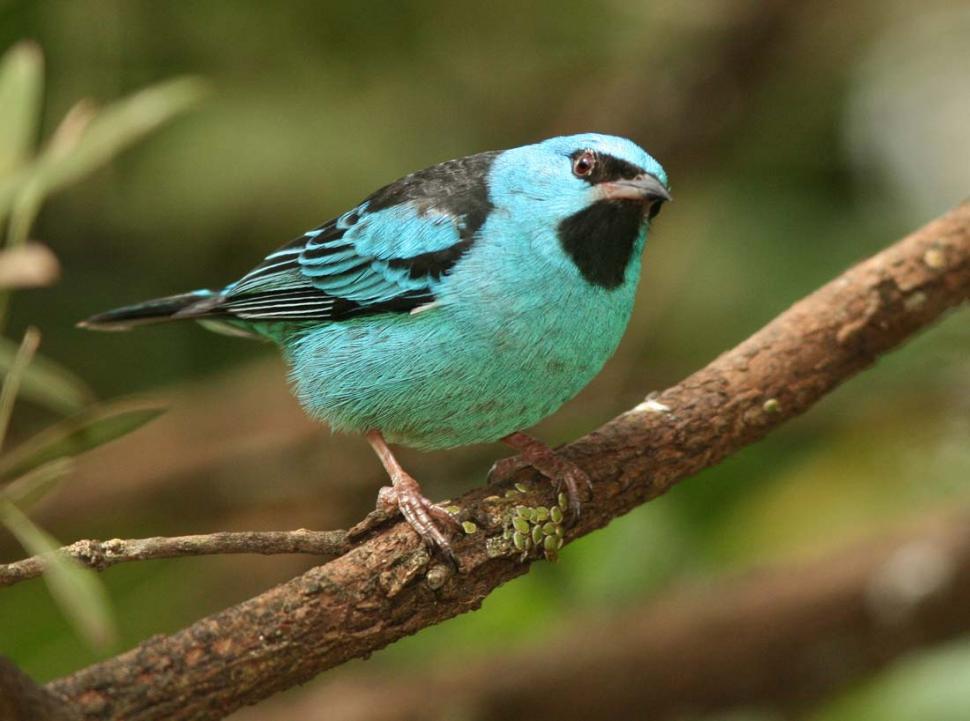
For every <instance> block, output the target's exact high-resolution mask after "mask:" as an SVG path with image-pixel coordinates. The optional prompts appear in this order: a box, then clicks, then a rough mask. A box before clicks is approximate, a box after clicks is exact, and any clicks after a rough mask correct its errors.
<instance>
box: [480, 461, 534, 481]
mask: <svg viewBox="0 0 970 721" xmlns="http://www.w3.org/2000/svg"><path fill="white" fill-rule="evenodd" d="M523 468H532V466H531V465H529V462H528V461H527V460H525V459H524V458H523V457H522V456H509V457H508V458H499V459H498V460H497V461H495V463H493V464H492V467H491V468H490V469H489V471H488V476H487V477H486V479H485V482H486V483H487V484H488V485H492V484H493V483H499V482H501V481H504V480H507V479H509V478H511V477H512V476H514V475H515V474H516V473H518V472H519V471H521V470H522V469H523Z"/></svg>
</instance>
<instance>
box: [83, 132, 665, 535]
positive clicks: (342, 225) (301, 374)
mask: <svg viewBox="0 0 970 721" xmlns="http://www.w3.org/2000/svg"><path fill="white" fill-rule="evenodd" d="M669 199H670V194H669V191H668V183H667V176H666V173H665V172H664V170H663V168H662V167H661V166H660V164H659V163H658V162H657V161H656V160H654V159H653V158H652V157H651V156H650V155H648V154H647V153H646V152H645V151H644V150H642V149H641V148H640V147H639V146H637V145H636V144H635V143H633V142H631V141H629V140H626V139H624V138H619V137H613V136H608V135H600V134H596V133H587V134H582V135H572V136H568V137H556V138H550V139H548V140H545V141H542V142H540V143H536V144H534V145H526V146H523V147H519V148H512V149H510V150H503V151H493V152H485V153H479V154H477V155H471V156H468V157H465V158H460V159H457V160H449V161H447V162H444V163H440V164H438V165H434V166H431V167H430V168H427V169H425V170H419V171H417V172H415V173H412V174H410V175H407V176H405V177H404V178H401V179H400V180H397V181H395V182H393V183H391V184H390V185H387V186H384V187H383V188H381V189H379V190H377V191H376V192H374V193H373V194H371V195H370V196H368V197H367V198H366V199H365V200H364V201H363V202H361V203H360V204H359V205H357V206H356V207H354V208H352V209H351V210H348V211H347V212H346V213H344V214H343V215H340V216H338V217H337V218H335V219H333V220H330V221H327V222H326V223H324V224H323V225H320V226H318V227H317V228H314V229H313V230H311V231H308V232H307V233H304V234H303V235H302V236H300V237H299V238H297V239H296V240H294V241H292V242H290V243H288V244H286V245H284V246H283V247H281V248H280V249H279V250H276V251H274V252H273V253H270V254H269V255H268V256H267V257H266V258H265V260H263V262H262V263H260V264H259V265H258V266H256V267H255V268H254V269H253V270H252V271H250V272H249V273H247V274H246V275H245V276H243V277H242V278H240V279H239V280H237V281H235V282H234V283H230V284H229V285H227V286H226V287H225V288H222V289H221V290H197V291H193V292H190V293H184V294H181V295H174V296H170V297H167V298H160V299H156V300H150V301H147V302H144V303H139V304H137V305H131V306H126V307H124V308H119V309H117V310H112V311H108V312H107V313H102V314H100V315H96V316H94V317H92V318H89V319H88V320H86V321H84V322H83V323H81V324H80V325H81V326H82V327H86V328H95V329H106V330H113V329H127V328H129V327H131V326H134V325H141V324H145V323H153V322H157V321H167V320H177V319H194V320H198V321H200V322H202V323H203V324H204V325H206V326H211V327H212V328H213V329H222V330H228V331H231V332H234V333H243V334H247V335H252V336H255V337H262V338H268V339H270V340H272V341H274V342H276V343H277V344H278V345H279V346H280V348H281V350H282V352H283V354H284V356H285V357H286V360H287V361H288V363H289V365H290V368H291V372H290V379H291V381H292V385H293V388H294V392H295V394H296V396H297V398H298V399H299V401H300V403H301V404H302V406H303V408H304V409H305V410H306V412H307V413H308V414H309V415H310V416H312V417H313V418H316V419H319V420H322V421H325V422H327V423H329V424H330V426H331V427H332V428H333V429H335V430H338V431H350V432H356V433H361V434H364V435H365V437H366V438H367V440H368V441H369V442H370V444H371V446H372V447H373V448H374V450H375V452H376V453H377V455H378V457H379V458H380V460H381V462H382V464H383V465H384V468H385V469H386V470H387V473H388V475H389V476H390V480H391V486H389V487H385V488H382V489H381V492H380V493H379V494H378V508H379V509H381V510H385V511H392V512H396V511H398V510H399V511H400V512H401V514H402V515H403V516H404V518H405V519H406V520H407V521H408V522H409V523H410V524H411V526H412V527H413V528H414V529H415V530H416V531H417V533H418V534H419V535H420V536H421V537H422V538H423V539H424V540H425V541H426V542H428V543H430V544H433V545H437V546H438V547H440V548H441V549H442V550H443V551H445V552H446V553H449V554H450V552H451V550H450V544H449V538H450V536H451V534H452V533H453V532H454V530H455V525H456V523H455V521H454V520H453V519H452V517H451V516H450V515H449V514H448V513H447V512H446V511H445V510H444V509H442V508H440V507H439V506H436V505H434V504H433V503H432V502H431V501H429V500H428V499H427V498H425V497H424V495H423V494H422V493H421V489H420V486H419V485H418V483H417V482H416V481H415V480H414V478H412V477H411V476H410V475H409V474H408V473H407V472H406V471H405V470H404V469H403V468H401V466H400V464H399V463H398V462H397V460H396V459H395V457H394V455H393V454H392V452H391V450H390V448H389V447H388V445H387V444H388V443H395V444H401V445H405V446H410V447H413V448H417V449H422V450H433V449H441V448H450V447H454V446H462V445H467V444H472V443H483V442H491V441H499V440H501V441H503V442H505V443H506V444H507V445H509V446H511V447H512V448H514V449H516V450H518V451H519V453H520V458H519V459H507V460H508V461H509V462H512V463H520V462H521V463H524V464H528V465H531V466H533V467H534V468H536V469H537V470H538V471H539V472H540V473H541V474H543V475H544V476H547V477H548V478H550V479H552V480H554V481H555V482H557V483H560V484H562V485H564V486H565V489H566V492H567V493H568V497H569V502H570V506H571V509H572V512H573V514H578V513H579V509H580V505H581V504H580V487H581V486H583V485H584V484H588V483H589V479H588V478H587V477H586V475H585V474H584V473H583V472H582V471H581V470H580V469H579V468H578V467H576V466H573V465H572V464H569V463H567V462H566V461H564V460H563V459H561V458H559V457H558V456H556V455H555V453H554V451H553V450H552V449H550V448H549V447H548V446H546V445H545V444H543V443H542V442H540V441H538V440H536V439H534V438H532V437H530V436H528V435H526V434H525V433H523V432H522V430H523V429H526V428H529V427H530V426H532V425H534V424H536V423H537V422H538V421H540V420H541V419H542V418H544V417H546V416H547V415H549V414H551V413H552V412H554V411H555V410H556V409H558V408H559V406H561V405H562V404H563V403H564V402H565V401H567V400H569V399H570V398H572V397H573V396H574V395H576V393H578V392H579V391H580V390H581V389H582V388H583V387H584V386H585V385H586V384H587V383H589V381H590V380H591V379H592V378H593V377H594V376H595V375H596V374H597V373H598V372H599V371H600V369H601V368H602V367H603V365H604V363H606V361H607V360H608V359H609V358H610V356H612V354H613V352H614V351H615V349H616V347H617V345H618V344H619V342H620V338H621V337H622V335H623V332H624V330H625V328H626V325H627V322H628V320H629V318H630V312H631V310H632V308H633V301H634V296H635V293H636V286H637V281H638V279H639V276H640V265H641V252H642V250H643V246H644V242H645V240H646V237H647V230H648V228H649V226H650V223H651V221H652V220H653V218H654V217H655V216H656V214H657V213H658V211H659V210H660V207H661V205H662V204H663V203H664V202H665V201H667V200H669ZM584 490H585V489H584Z"/></svg>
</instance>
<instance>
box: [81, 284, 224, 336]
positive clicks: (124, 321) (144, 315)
mask: <svg viewBox="0 0 970 721" xmlns="http://www.w3.org/2000/svg"><path fill="white" fill-rule="evenodd" d="M217 295H218V294H217V293H215V292H214V291H211V290H195V291H192V292H191V293H181V294H179V295H170V296H168V297H166V298H155V299H153V300H147V301H145V302H144V303H136V304H134V305H126V306H124V307H123V308H115V309H114V310H109V311H107V312H105V313H98V314H97V315H93V316H91V317H90V318H88V319H87V320H82V321H81V322H80V323H78V324H77V325H78V327H79V328H88V329H90V330H128V329H129V328H133V327H135V326H139V325H147V324H149V323H161V322H164V321H168V320H179V319H181V318H192V317H197V316H200V315H204V313H195V312H192V310H190V308H191V306H193V305H196V304H200V303H201V302H202V301H205V300H207V299H209V298H212V297H215V296H217ZM186 311H189V312H186Z"/></svg>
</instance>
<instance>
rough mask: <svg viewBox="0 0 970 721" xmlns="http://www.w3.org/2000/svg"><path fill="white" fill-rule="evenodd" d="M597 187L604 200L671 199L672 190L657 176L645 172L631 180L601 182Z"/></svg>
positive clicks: (662, 200)
mask: <svg viewBox="0 0 970 721" xmlns="http://www.w3.org/2000/svg"><path fill="white" fill-rule="evenodd" d="M597 188H598V189H599V192H600V194H601V196H602V198H603V200H643V201H657V200H659V201H661V202H664V201H667V200H670V191H668V190H667V188H666V186H665V185H664V184H663V183H661V182H660V181H659V180H658V179H657V178H656V177H654V176H653V175H650V174H649V173H643V174H642V175H638V176H637V177H635V178H630V179H629V180H613V181H607V182H604V183H600V184H599V185H598V186H597Z"/></svg>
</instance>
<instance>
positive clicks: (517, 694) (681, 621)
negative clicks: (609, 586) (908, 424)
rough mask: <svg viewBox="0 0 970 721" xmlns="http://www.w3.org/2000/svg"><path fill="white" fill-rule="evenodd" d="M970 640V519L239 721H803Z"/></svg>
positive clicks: (377, 677) (350, 679) (579, 622)
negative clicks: (778, 715)
mask: <svg viewBox="0 0 970 721" xmlns="http://www.w3.org/2000/svg"><path fill="white" fill-rule="evenodd" d="M967 633H970V515H968V514H967V513H966V512H963V513H958V514H955V515H951V516H948V517H940V516H935V517H933V518H929V519H923V521H921V522H920V523H919V524H918V525H917V527H915V528H914V527H912V524H910V527H907V528H905V529H897V530H896V531H894V532H893V533H892V534H891V535H890V536H889V537H886V538H880V539H878V540H872V539H870V540H867V541H866V542H864V543H859V544H855V545H853V546H851V547H849V548H840V549H839V550H838V551H836V552H834V553H831V554H829V555H826V556H825V557H822V558H818V559H815V560H812V561H811V562H805V561H803V562H800V563H795V564H792V565H786V566H784V567H780V568H777V567H776V568H760V569H757V570H755V571H748V572H745V573H741V574H736V575H734V576H732V577H728V578H722V579H716V580H714V581H708V582H705V583H703V584H694V585H690V586H687V587H682V588H679V589H675V590H673V591H671V592H665V593H664V595H663V596H662V597H660V598H659V599H657V600H656V601H654V602H652V603H650V604H648V605H646V606H645V607H642V608H637V609H633V610H630V611H627V612H624V613H622V614H620V615H618V617H616V618H610V619H604V618H602V617H600V616H596V615H593V616H589V617H587V618H578V619H571V620H570V622H569V625H568V628H565V629H563V631H562V632H561V633H559V634H556V635H553V636H552V637H551V638H545V639H543V640H542V642H541V643H540V644H536V645H533V646H530V647H528V648H518V649H516V650H512V651H507V652H504V653H501V654H499V655H498V656H497V657H495V658H491V659H489V660H487V661H482V662H479V663H471V664H461V665H455V664H444V666H445V667H442V666H441V665H438V666H436V667H433V668H429V669H427V670H425V671H424V672H422V673H395V674H394V675H393V676H391V675H388V674H387V673H386V672H385V673H373V672H367V671H364V670H361V671H360V672H358V673H356V674H353V675H349V676H343V677H341V678H339V679H336V680H335V681H334V682H332V683H330V684H327V685H326V686H324V687H323V688H321V689H318V690H317V691H314V692H310V693H307V694H305V695H304V696H303V697H302V698H298V699H296V700H294V699H286V700H285V702H280V703H275V704H270V705H268V706H265V705H260V706H259V707H258V708H257V709H254V712H253V713H252V714H248V713H246V712H241V713H240V718H239V719H238V721H246V719H248V718H250V716H251V717H252V719H253V721H256V720H257V719H258V720H259V721H274V720H276V719H279V720H280V721H282V720H283V719H294V718H298V719H301V721H324V719H340V720H341V721H417V720H418V719H422V720H424V721H428V720H429V719H442V720H444V719H448V718H468V719H476V721H501V720H503V719H546V718H549V719H557V721H585V720H586V719H592V718H610V719H632V718H649V719H654V720H655V721H662V720H663V719H668V718H671V719H685V718H694V717H695V716H697V715H703V714H706V713H714V712H719V713H724V712H725V711H727V710H729V709H733V708H742V707H757V708H761V709H773V710H781V711H785V712H789V713H791V714H792V717H795V718H797V717H799V716H798V713H799V712H803V711H805V710H806V709H807V708H809V707H811V706H813V705H814V704H817V703H818V702H819V701H821V700H823V699H826V698H828V697H830V696H831V694H833V693H835V692H837V691H839V690H841V689H845V688H846V687H848V686H849V685H850V684H852V683H854V682H857V681H859V680H861V679H863V678H865V677H867V676H869V675H871V674H872V673H874V672H875V671H877V670H879V669H880V668H882V667H884V666H886V665H887V664H889V663H891V662H892V661H894V660H896V659H898V658H899V657H901V656H903V655H904V654H906V653H908V652H910V651H913V650H914V649H918V648H925V647H926V646H928V645H930V644H933V643H936V642H939V641H942V640H945V639H951V638H956V637H958V636H960V635H962V634H967ZM281 701H282V700H281ZM233 718H234V719H235V717H233Z"/></svg>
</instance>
